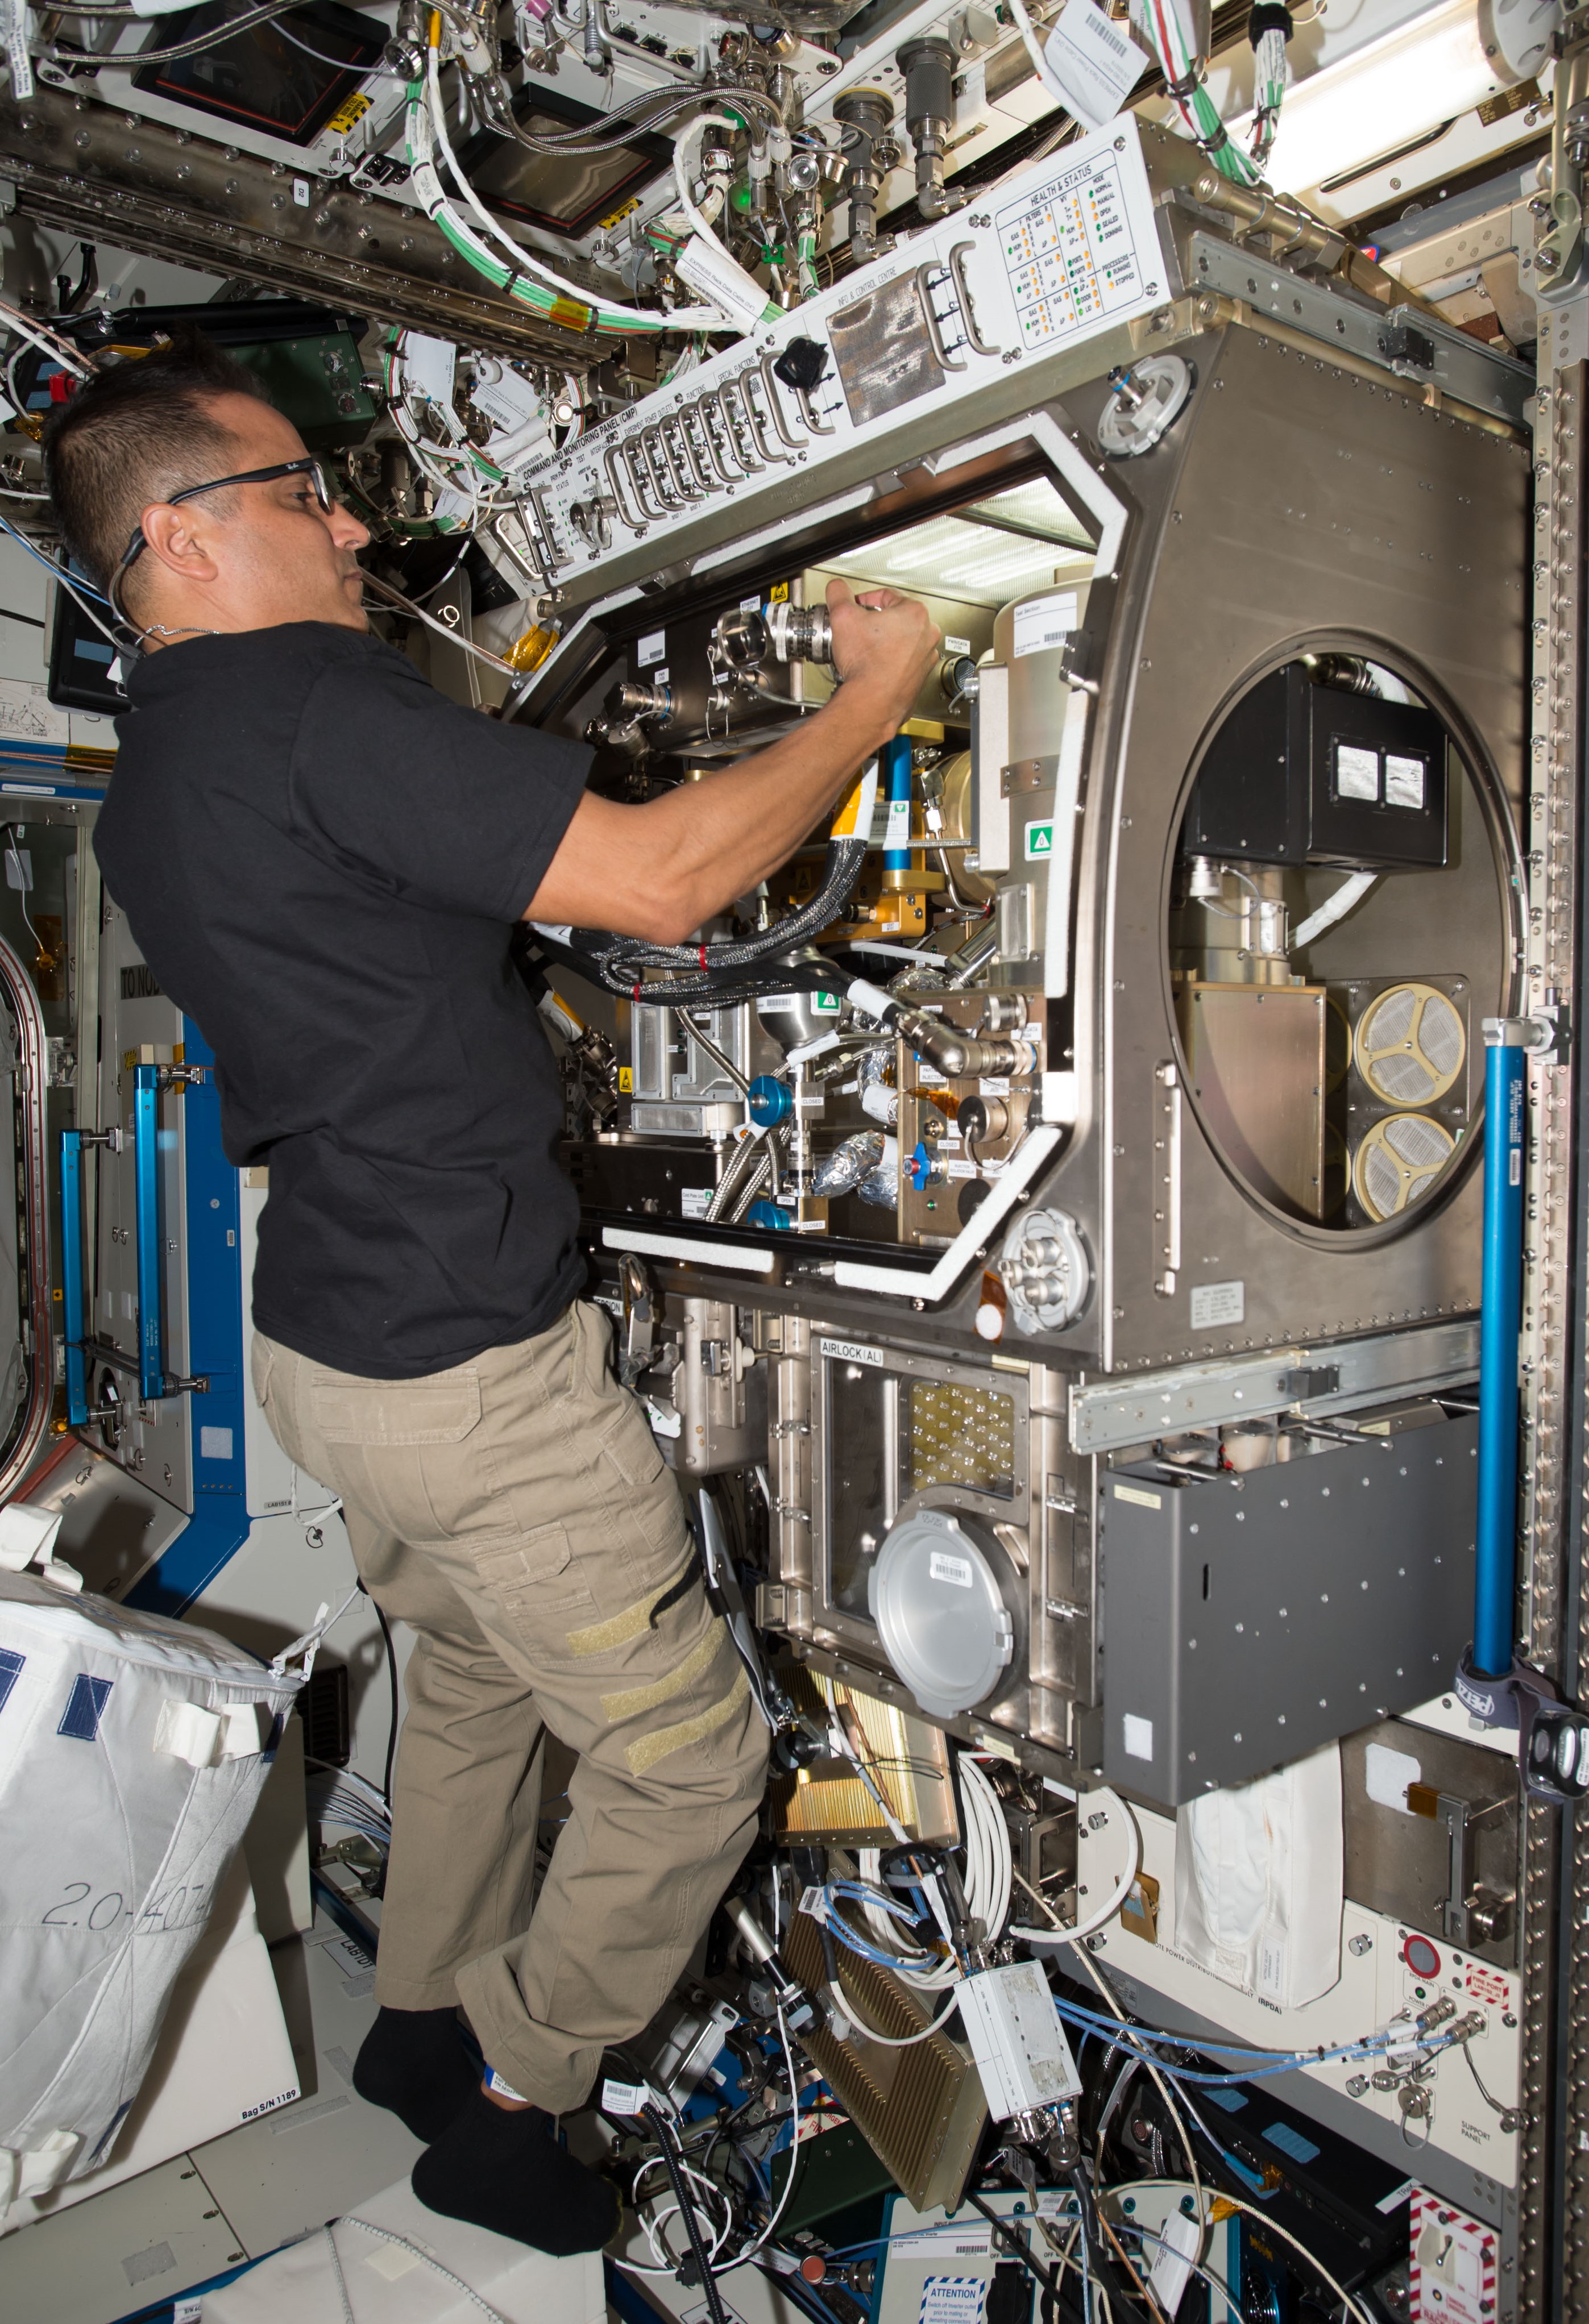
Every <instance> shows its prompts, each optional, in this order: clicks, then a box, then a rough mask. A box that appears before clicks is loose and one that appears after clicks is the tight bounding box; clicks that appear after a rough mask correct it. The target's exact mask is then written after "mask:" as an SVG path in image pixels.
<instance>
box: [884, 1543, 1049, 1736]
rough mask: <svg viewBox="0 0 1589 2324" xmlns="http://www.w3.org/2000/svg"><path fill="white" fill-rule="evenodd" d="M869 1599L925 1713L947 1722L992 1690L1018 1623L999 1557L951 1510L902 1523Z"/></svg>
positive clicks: (888, 1650)
mask: <svg viewBox="0 0 1589 2324" xmlns="http://www.w3.org/2000/svg"><path fill="white" fill-rule="evenodd" d="M866 1594H867V1600H868V1603H869V1605H870V1607H871V1609H872V1618H873V1621H874V1622H875V1623H876V1625H877V1628H878V1633H879V1635H880V1637H882V1643H883V1647H884V1650H885V1652H886V1653H887V1655H888V1658H889V1660H890V1662H891V1663H892V1665H893V1666H894V1668H895V1670H896V1671H897V1672H898V1673H899V1675H900V1676H901V1679H903V1681H904V1683H905V1684H906V1685H907V1686H908V1687H909V1688H910V1692H911V1693H912V1694H913V1695H914V1696H915V1698H916V1700H917V1701H918V1702H919V1704H920V1705H921V1708H922V1710H923V1711H934V1712H936V1713H937V1715H938V1717H939V1718H940V1719H947V1718H949V1717H950V1716H952V1714H953V1713H954V1712H956V1711H968V1710H969V1709H970V1708H971V1706H972V1704H973V1703H975V1702H982V1701H985V1699H986V1698H987V1696H988V1695H989V1694H991V1693H992V1692H993V1688H994V1686H995V1685H996V1684H997V1683H998V1679H999V1674H1000V1673H1001V1671H1002V1670H1003V1669H1004V1668H1005V1666H1006V1665H1007V1664H1008V1663H1009V1660H1010V1656H1011V1654H1012V1651H1013V1648H1014V1644H1015V1626H1014V1623H1013V1622H1012V1620H1011V1618H1010V1609H1009V1608H1008V1607H1007V1606H1006V1605H1005V1603H1004V1600H1003V1594H1002V1591H1001V1590H1000V1588H999V1581H998V1575H997V1573H996V1572H995V1571H994V1569H993V1562H992V1560H991V1559H990V1558H989V1557H988V1555H987V1554H986V1553H985V1552H984V1550H983V1549H982V1548H980V1547H979V1545H977V1543H976V1542H975V1541H974V1540H973V1539H972V1537H971V1535H970V1534H969V1533H968V1532H967V1531H966V1530H965V1526H963V1525H962V1524H961V1522H960V1520H959V1519H958V1518H957V1517H955V1516H953V1515H952V1514H951V1513H950V1511H948V1510H947V1509H919V1510H918V1511H917V1513H916V1514H915V1516H914V1517H903V1518H901V1521H900V1522H899V1524H898V1525H896V1526H894V1528H893V1530H892V1533H891V1534H890V1535H888V1537H887V1539H886V1540H885V1541H884V1543H883V1545H882V1549H881V1550H880V1551H879V1552H878V1557H877V1563H876V1564H875V1565H874V1566H873V1569H872V1574H871V1578H870V1580H869V1582H868V1583H867V1593H866Z"/></svg>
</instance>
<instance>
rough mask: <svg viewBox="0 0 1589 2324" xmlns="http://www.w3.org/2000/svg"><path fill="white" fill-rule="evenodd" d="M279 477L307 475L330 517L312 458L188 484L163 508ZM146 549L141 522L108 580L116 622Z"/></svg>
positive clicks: (329, 497)
mask: <svg viewBox="0 0 1589 2324" xmlns="http://www.w3.org/2000/svg"><path fill="white" fill-rule="evenodd" d="M278 476H307V477H308V478H309V483H310V484H312V485H313V486H314V495H315V499H316V500H317V501H318V502H319V505H320V508H321V510H322V512H324V513H325V514H326V515H327V516H329V514H330V513H331V511H332V510H333V509H334V508H335V507H336V505H337V495H336V493H334V492H333V491H332V489H331V479H330V476H329V475H328V473H327V470H326V466H325V463H324V461H322V460H318V459H315V458H314V457H310V458H309V459H307V460H282V461H281V462H280V463H279V464H278V465H277V466H275V467H273V468H245V470H244V471H243V474H242V475H238V476H212V477H211V478H210V480H209V482H208V484H189V485H188V486H187V487H186V488H185V490H183V491H182V492H180V493H172V494H171V498H170V499H169V500H168V501H165V502H163V503H162V506H163V507H165V508H176V507H177V506H179V504H180V503H181V502H183V501H191V500H197V499H198V497H199V493H218V492H224V491H225V490H226V486H227V485H228V484H272V483H273V482H274V480H275V479H276V477H278ZM148 546H149V543H148V541H147V539H145V538H144V533H143V523H142V521H140V523H139V526H138V530H136V532H134V535H133V537H132V539H131V540H129V541H128V543H127V546H126V549H125V554H124V555H123V558H122V560H121V563H120V564H119V565H118V566H117V567H116V568H115V572H114V573H113V574H112V576H111V577H110V586H109V587H108V589H107V590H106V596H107V597H108V598H109V600H110V609H111V611H112V613H115V615H116V617H117V618H118V620H121V621H124V622H125V620H126V615H125V613H124V612H123V610H122V607H121V604H120V601H119V591H120V586H121V584H122V582H124V581H125V579H126V576H127V575H128V574H129V573H130V572H131V571H132V569H133V567H134V565H135V564H136V563H137V561H138V559H139V558H140V557H141V556H142V555H143V551H144V549H147V548H148Z"/></svg>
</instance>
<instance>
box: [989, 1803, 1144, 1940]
mask: <svg viewBox="0 0 1589 2324" xmlns="http://www.w3.org/2000/svg"><path fill="white" fill-rule="evenodd" d="M1086 1803H1087V1806H1088V1808H1089V1809H1090V1810H1092V1809H1094V1803H1096V1804H1097V1806H1099V1807H1102V1808H1103V1810H1104V1813H1105V1814H1106V1815H1107V1816H1108V1817H1109V1818H1110V1820H1111V1821H1113V1822H1116V1823H1118V1824H1119V1825H1121V1826H1123V1828H1124V1831H1125V1834H1126V1862H1125V1869H1124V1871H1123V1872H1122V1874H1121V1875H1120V1877H1119V1879H1118V1880H1117V1881H1116V1882H1115V1884H1114V1887H1113V1891H1112V1893H1111V1895H1110V1896H1109V1898H1108V1901H1107V1903H1105V1904H1100V1905H1099V1906H1098V1908H1097V1910H1096V1911H1095V1912H1094V1913H1091V1914H1088V1916H1087V1918H1086V1920H1085V1921H1077V1923H1076V1926H1075V1927H1074V1928H1073V1929H1029V1928H1024V1927H1022V1926H1021V1923H1019V1922H1015V1921H1012V1923H1011V1924H1010V1929H1009V1933H1010V1935H1011V1936H1012V1937H1020V1938H1021V1940H1022V1941H1023V1942H1025V1943H1027V1944H1044V1945H1078V1944H1080V1943H1081V1942H1082V1941H1083V1939H1084V1938H1086V1937H1092V1936H1096V1934H1097V1932H1098V1931H1099V1930H1100V1929H1102V1928H1104V1927H1105V1926H1106V1925H1107V1923H1109V1922H1111V1921H1112V1920H1113V1918H1114V1915H1115V1914H1116V1913H1118V1912H1119V1910H1120V1908H1121V1906H1122V1904H1124V1902H1125V1900H1126V1898H1127V1897H1128V1896H1129V1895H1131V1892H1132V1882H1133V1881H1134V1880H1135V1878H1136V1877H1137V1874H1138V1872H1139V1871H1140V1870H1141V1863H1142V1837H1141V1832H1139V1831H1138V1830H1137V1827H1136V1820H1135V1818H1134V1817H1133V1816H1132V1812H1131V1810H1130V1809H1129V1808H1128V1807H1127V1806H1126V1804H1125V1802H1124V1801H1123V1800H1122V1798H1121V1796H1120V1794H1119V1793H1118V1792H1112V1791H1109V1790H1107V1789H1100V1790H1098V1791H1095V1792H1088V1793H1087V1794H1086Z"/></svg>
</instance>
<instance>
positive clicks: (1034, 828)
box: [1026, 823, 1054, 863]
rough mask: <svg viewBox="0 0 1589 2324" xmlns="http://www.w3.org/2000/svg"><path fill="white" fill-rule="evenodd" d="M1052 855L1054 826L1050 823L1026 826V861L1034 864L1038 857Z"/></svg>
mask: <svg viewBox="0 0 1589 2324" xmlns="http://www.w3.org/2000/svg"><path fill="white" fill-rule="evenodd" d="M1052 853H1054V826H1053V825H1052V824H1051V823H1029V824H1028V825H1027V826H1026V860H1027V862H1029V863H1035V862H1037V861H1038V860H1039V857H1041V856H1044V855H1052Z"/></svg>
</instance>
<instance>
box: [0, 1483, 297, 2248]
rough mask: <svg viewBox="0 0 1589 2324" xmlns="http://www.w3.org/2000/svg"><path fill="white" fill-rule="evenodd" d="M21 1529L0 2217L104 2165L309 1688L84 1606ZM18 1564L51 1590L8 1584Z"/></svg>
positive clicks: (10, 1721)
mask: <svg viewBox="0 0 1589 2324" xmlns="http://www.w3.org/2000/svg"><path fill="white" fill-rule="evenodd" d="M18 1514H19V1513H18V1512H17V1511H16V1510H15V1508H7V1509H5V1510H4V1511H0V1830H4V1832H5V1849H4V1853H3V1854H0V2210H4V2209H5V2207H7V2206H8V2205H9V2204H11V2203H12V2202H13V2201H14V2200H15V2199H16V2198H17V2197H18V2196H21V2195H37V2194H42V2193H43V2192H45V2191H46V2190H48V2189H49V2188H51V2187H52V2186H56V2185H59V2184H60V2182H61V2181H65V2180H68V2179H75V2178H79V2177H80V2176H81V2175H82V2174H83V2173H84V2172H87V2171H89V2170H91V2169H92V2168H93V2167H94V2165H95V2164H96V2163H100V2162H103V2161H104V2160H105V2159H106V2156H107V2155H108V2153H109V2152H110V2148H111V2145H112V2143H113V2142H114V2140H115V2135H116V2132H117V2130H118V2128H119V2127H120V2125H121V2123H122V2120H123V2118H124V2116H125V2115H126V2113H127V2110H128V2108H129V2107H131V2105H132V2103H133V2100H134V2098H136V2096H137V2094H138V2089H139V2085H140V2083H141V2082H142V2080H143V2075H144V2073H145V2071H146V2070H147V2068H148V2065H149V2061H150V2057H151V2054H152V2051H153V2048H154V2043H155V2037H156V2035H157V2034H158V2033H159V2031H160V2026H161V2020H162V2016H163V2015H164V2013H165V2006H166V2003H167V2000H168V1999H169V1997H170V1995H171V1987H172V1984H173V1982H174V1980H175V1978H176V1977H177V1974H178V1971H179V1970H180V1969H181V1967H182V1965H183V1963H184V1962H185V1961H186V1960H187V1958H188V1956H189V1953H190V1952H191V1951H192V1950H193V1947H194V1946H195V1944H196V1943H197V1941H198V1940H199V1934H200V1932H201V1931H202V1930H203V1928H204V1926H205V1923H206V1922H207V1921H208V1918H209V1914H210V1909H211V1906H212V1904H213V1903H214V1900H215V1897H216V1895H217V1890H218V1889H219V1887H220V1886H221V1882H222V1880H223V1878H224V1877H225V1874H226V1869H227V1867H228V1866H229V1864H230V1862H231V1860H232V1857H233V1855H234V1853H235V1851H236V1848H237V1845H238V1842H239V1841H240V1840H241V1839H242V1837H243V1832H244V1828H245V1825H246V1824H247V1821H248V1819H249V1816H250V1815H251V1813H252V1812H253V1809H254V1802H255V1800H256V1798H257V1797H258V1794H259V1792H260V1789H261V1786H262V1785H263V1782H264V1778H265V1775H266V1773H267V1771H268V1768H269V1766H270V1762H271V1759H272V1757H273V1753H274V1748H275V1744H276V1741H277V1739H278V1738H279V1737H280V1734H281V1731H282V1722H283V1721H284V1720H285V1719H286V1717H287V1714H288V1712H289V1711H291V1707H292V1701H293V1698H294V1696H295V1695H296V1693H297V1692H298V1689H299V1688H300V1686H301V1684H302V1683H303V1678H304V1675H305V1673H304V1671H303V1670H301V1669H289V1668H287V1667H285V1665H286V1662H287V1659H288V1656H282V1657H278V1664H279V1665H282V1666H280V1667H278V1666H277V1665H269V1666H267V1665H263V1664H261V1663H258V1662H256V1661H254V1658H253V1656H252V1655H248V1654H245V1652H244V1651H243V1649H242V1648H241V1647H239V1646H233V1645H232V1644H230V1642H229V1641H228V1640H226V1639H225V1638H221V1637H216V1636H215V1634H214V1633H213V1632H211V1631H208V1630H201V1629H197V1628H194V1627H192V1626H191V1625H190V1624H189V1623H186V1622H174V1621H170V1620H167V1619H166V1618H164V1617H163V1616H161V1615H158V1614H143V1613H136V1612H134V1611H133V1610H132V1609H129V1608H126V1607H122V1606H116V1605H115V1604H113V1603H112V1602H111V1601H110V1600H107V1599H104V1598H98V1597H96V1596H94V1595H93V1594H92V1593H90V1592H88V1591H83V1590H82V1584H81V1577H80V1576H79V1575H78V1574H76V1573H75V1572H69V1569H66V1568H60V1567H55V1568H51V1565H50V1563H48V1558H49V1550H50V1548H51V1547H52V1545H53V1541H52V1538H51V1541H50V1542H48V1543H46V1542H42V1541H41V1542H39V1543H37V1544H32V1545H28V1544H24V1543H23V1542H22V1541H21V1540H20V1538H14V1536H17V1535H19V1528H18V1527H17V1526H15V1525H14V1523H12V1522H9V1521H12V1520H14V1518H15V1517H16V1516H17V1515H18ZM21 1514H23V1515H24V1516H29V1517H36V1515H37V1513H36V1512H31V1511H30V1512H23V1513H21ZM23 1549H26V1551H27V1555H28V1557H31V1558H36V1559H37V1560H38V1561H39V1562H40V1563H42V1564H43V1565H44V1570H45V1572H46V1573H47V1574H48V1573H51V1572H53V1574H54V1575H55V1576H57V1577H59V1578H55V1579H44V1578H42V1577H40V1576H38V1575H35V1574H33V1573H30V1572H25V1571H22V1570H17V1569H19V1568H20V1567H22V1566H23V1564H24V1563H26V1559H24V1557H23V1554H22V1552H23ZM6 1568H10V1569H12V1570H9V1571H8V1570H5V1569H6ZM68 1577H69V1578H68ZM74 1584H75V1585H76V1591H77V1592H78V1593H80V1594H73V1587H72V1585H74ZM324 1610H325V1609H323V1608H322V1609H321V1611H322V1614H323V1613H324ZM318 1636H319V1633H318V1630H317V1632H315V1633H312V1634H311V1651H310V1655H309V1660H310V1661H312V1643H318ZM303 1643H305V1642H301V1641H300V1645H301V1644H303ZM292 1651H293V1650H292V1649H289V1650H288V1655H289V1656H290V1655H291V1653H292Z"/></svg>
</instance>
